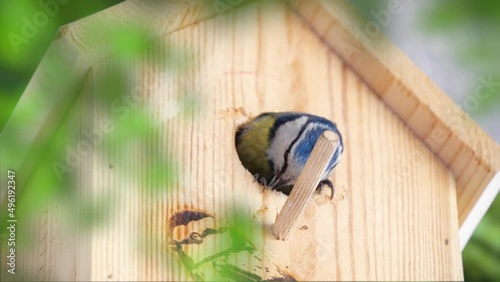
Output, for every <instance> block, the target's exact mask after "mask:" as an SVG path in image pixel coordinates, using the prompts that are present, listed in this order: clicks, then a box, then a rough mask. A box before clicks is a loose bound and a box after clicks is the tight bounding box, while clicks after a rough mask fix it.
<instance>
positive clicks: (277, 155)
mask: <svg viewBox="0 0 500 282" xmlns="http://www.w3.org/2000/svg"><path fill="white" fill-rule="evenodd" d="M307 119H308V118H307V117H306V116H303V117H299V118H297V119H295V120H292V121H289V122H287V123H285V124H283V125H282V126H280V127H279V128H278V130H277V131H276V133H275V135H274V139H273V140H272V142H271V144H270V145H269V148H268V149H267V151H266V153H267V156H268V157H269V158H270V159H271V160H272V161H273V163H274V171H279V170H280V169H281V168H282V167H283V165H284V164H285V152H286V150H288V147H290V144H291V143H292V142H293V140H294V139H295V138H296V137H297V136H298V135H299V132H300V129H302V127H303V126H304V124H305V123H306V122H307Z"/></svg>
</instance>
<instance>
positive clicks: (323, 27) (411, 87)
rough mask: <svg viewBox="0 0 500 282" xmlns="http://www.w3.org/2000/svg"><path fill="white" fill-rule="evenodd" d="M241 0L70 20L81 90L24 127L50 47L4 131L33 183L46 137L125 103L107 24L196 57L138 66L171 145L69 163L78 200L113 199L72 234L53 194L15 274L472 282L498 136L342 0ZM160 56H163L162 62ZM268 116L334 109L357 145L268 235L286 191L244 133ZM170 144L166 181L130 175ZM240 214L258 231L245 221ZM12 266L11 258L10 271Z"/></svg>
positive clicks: (154, 140) (126, 9)
mask: <svg viewBox="0 0 500 282" xmlns="http://www.w3.org/2000/svg"><path fill="white" fill-rule="evenodd" d="M240 2H243V1H229V0H215V1H187V2H182V1H178V2H173V1H165V2H163V1H158V2H153V1H133V0H129V1H125V2H123V3H121V4H119V5H116V6H114V7H111V8H109V9H107V10H105V11H102V12H100V13H98V14H95V15H92V16H90V17H88V18H85V19H82V20H80V21H77V22H74V23H71V24H69V25H67V26H65V27H63V28H61V30H60V36H59V37H58V38H57V39H56V40H55V41H54V43H53V45H52V46H51V49H54V48H56V47H57V48H60V47H62V48H63V49H64V50H66V55H65V56H66V58H69V59H66V63H67V65H69V66H70V67H71V69H72V71H73V72H74V73H75V74H76V75H75V77H74V79H75V82H76V83H74V84H72V85H73V86H74V85H78V87H76V88H75V87H73V88H72V89H77V91H68V92H66V93H65V95H63V96H61V97H58V98H56V99H54V100H51V101H50V103H45V104H43V109H44V111H43V112H42V113H41V114H40V115H38V116H36V117H26V116H25V117H24V118H25V119H28V121H27V122H28V123H29V125H30V126H29V128H27V129H26V130H25V129H23V128H14V127H15V123H13V122H14V121H15V120H16V116H17V117H19V115H21V113H22V112H23V107H28V106H29V105H33V104H30V103H31V102H32V101H38V100H37V99H39V98H38V96H37V95H39V92H40V89H44V88H45V87H47V85H50V84H53V83H55V82H54V81H57V77H54V76H51V75H50V74H46V73H44V63H45V61H46V60H47V59H44V61H42V63H41V65H40V67H39V69H38V70H37V72H36V73H35V75H34V77H33V79H32V80H31V82H30V84H29V86H28V87H27V89H26V91H25V93H24V95H23V97H22V98H21V100H20V102H19V105H18V107H17V108H16V110H15V111H14V113H13V117H12V119H11V121H10V122H9V123H8V124H7V125H6V127H5V129H4V131H3V134H2V142H6V141H5V140H6V138H8V136H9V134H11V133H12V134H14V133H16V132H17V133H18V131H23V130H25V132H24V133H23V134H24V135H23V136H24V137H25V138H24V139H23V140H21V141H19V142H20V143H22V144H21V145H22V146H25V148H26V150H23V152H24V153H22V154H20V155H19V157H18V163H14V164H12V163H9V164H5V163H2V169H3V168H7V167H8V168H11V169H13V170H15V171H16V173H17V175H18V178H19V181H25V182H27V183H26V185H25V186H28V182H29V179H25V180H21V179H22V178H23V175H31V174H29V173H31V172H28V171H29V170H32V171H36V169H37V167H38V166H40V164H36V163H30V155H29V154H30V152H31V148H32V147H33V146H36V145H37V144H40V143H43V142H45V141H46V140H49V139H50V136H52V135H53V134H55V132H57V131H58V130H61V128H64V127H72V126H74V123H72V122H74V121H75V120H76V121H77V124H79V125H80V126H82V127H83V128H84V129H85V130H90V132H92V130H95V129H96V128H98V126H100V125H101V123H102V121H103V120H105V119H106V118H107V117H109V116H110V115H111V114H113V111H114V109H116V108H106V107H102V105H100V104H98V102H97V100H98V99H97V98H96V97H99V96H100V95H101V94H102V93H99V92H98V91H100V89H102V88H100V87H99V84H100V83H102V81H101V80H99V77H100V74H101V73H102V72H103V70H104V69H106V68H107V67H109V66H108V62H109V60H111V59H112V58H113V56H114V54H109V53H108V54H105V53H102V52H101V53H100V52H97V50H104V49H106V38H107V37H109V36H111V35H112V34H111V33H112V32H113V29H111V28H109V26H112V25H114V26H120V25H123V26H126V25H131V24H134V23H141V24H142V25H144V26H147V27H148V28H149V29H150V30H151V32H152V33H153V34H154V35H155V37H154V38H152V39H151V40H152V41H153V42H152V46H151V49H152V50H153V49H154V48H155V46H157V45H159V44H160V43H162V42H163V43H165V42H167V43H166V44H171V45H172V46H175V48H177V49H178V50H184V51H186V52H184V53H183V55H182V56H181V55H179V56H176V55H174V56H167V55H165V54H161V53H158V52H154V51H151V52H147V53H146V55H144V58H143V60H136V61H135V62H134V63H133V64H131V65H127V68H128V69H127V72H128V73H129V74H130V75H131V77H132V79H130V80H129V82H130V84H132V87H133V88H132V89H135V90H134V91H135V92H134V93H123V95H122V96H119V97H126V96H130V95H132V94H134V95H138V97H139V98H137V97H135V98H137V99H136V100H137V101H140V102H139V106H138V108H141V109H145V111H146V113H148V115H149V117H150V118H151V119H152V120H154V121H155V122H156V126H154V127H152V128H151V129H148V130H147V131H140V130H139V131H138V132H139V133H138V135H141V136H140V137H141V138H144V140H147V142H149V143H148V144H159V146H156V147H155V146H151V147H150V148H149V150H147V151H141V150H136V151H134V150H135V149H134V148H136V147H135V144H134V143H132V144H130V145H127V146H128V147H126V148H127V149H126V150H127V151H126V152H125V151H124V152H119V153H118V154H122V153H123V154H125V155H126V154H127V153H130V152H132V155H139V156H140V158H139V159H140V160H141V161H139V162H132V161H130V160H127V159H122V160H121V161H113V160H112V159H111V157H110V155H111V154H107V153H109V152H103V150H102V149H99V148H100V147H101V145H100V144H97V145H96V144H93V146H92V148H91V150H90V153H88V154H85V156H82V159H81V160H80V161H79V163H78V165H76V166H75V167H74V170H73V171H72V173H73V174H74V175H75V177H76V178H75V179H76V180H77V183H78V185H76V186H77V188H75V189H78V192H77V193H79V195H80V197H79V199H86V200H88V199H95V198H98V197H99V196H100V195H110V196H109V198H108V201H104V202H102V201H101V202H97V203H95V205H102V206H106V207H108V208H109V209H112V210H113V211H112V212H111V213H110V214H111V215H110V216H109V218H108V222H107V224H102V225H100V226H99V227H96V228H92V229H91V230H87V231H85V232H73V233H72V232H70V231H68V229H67V226H66V224H64V222H65V221H64V215H63V214H61V212H60V211H61V210H65V209H68V207H64V204H61V203H60V202H54V203H49V204H47V205H46V206H45V207H44V208H43V212H40V213H37V215H36V216H35V218H34V220H32V221H31V222H30V223H29V224H30V225H29V228H31V229H29V230H32V231H33V232H32V233H31V236H32V237H34V238H35V240H33V242H34V243H32V244H31V245H30V246H29V247H26V248H23V247H22V246H19V247H18V249H17V253H16V255H17V256H16V258H17V260H16V264H17V271H18V272H19V273H23V274H24V275H25V276H23V277H30V278H36V280H64V281H72V280H86V281H88V280H97V281H104V280H129V281H130V280H162V281H165V280H176V281H179V280H209V279H229V280H231V279H236V280H239V279H247V280H272V279H283V280H287V279H288V280H292V279H295V280H307V281H311V280H323V281H325V280H462V279H463V270H462V262H461V247H460V241H461V242H462V245H464V244H465V243H466V241H467V239H468V237H469V236H470V233H471V232H472V231H471V230H473V229H474V228H475V226H476V224H477V222H478V220H479V219H480V218H481V216H482V215H481V206H484V205H485V204H484V203H487V204H486V206H487V205H489V204H488V199H490V200H489V202H490V203H491V199H492V197H494V196H495V195H496V193H497V191H498V189H499V186H500V180H499V178H500V177H499V176H498V171H499V169H500V149H499V146H498V145H497V144H496V143H495V142H494V141H493V140H492V139H491V138H490V137H489V136H488V135H487V134H486V133H485V132H484V131H483V130H482V129H481V128H479V126H478V125H477V124H476V123H474V122H473V121H471V120H470V118H469V117H467V116H466V114H465V113H464V112H463V111H462V110H461V109H460V108H459V107H458V106H457V105H456V104H454V103H453V101H452V100H451V99H450V98H449V97H448V96H447V95H446V94H444V93H443V92H442V91H441V90H440V89H439V88H438V87H437V86H436V85H435V84H433V83H432V82H431V81H430V80H429V79H428V78H427V77H426V76H425V75H424V74H423V73H422V72H421V71H420V70H419V69H418V68H417V67H415V65H414V64H413V63H412V62H411V61H410V60H409V59H408V58H407V57H406V56H405V55H404V54H403V53H402V52H401V51H400V50H398V49H397V48H396V47H395V46H394V45H392V44H391V43H389V42H388V41H387V40H386V39H384V38H382V37H378V38H377V39H373V40H372V38H369V39H370V40H366V34H365V37H363V36H361V35H360V32H361V33H363V31H362V30H363V29H362V28H360V27H359V22H358V21H356V20H354V19H353V17H352V15H353V10H352V9H351V8H350V7H349V6H348V5H346V4H345V3H344V2H342V1H320V0H313V1H289V2H285V1H272V3H268V2H265V1H250V2H247V3H244V4H242V5H239V4H240ZM269 2H270V1H269ZM221 9H223V10H224V11H222V12H223V13H220V10H221ZM50 52H51V50H49V53H50ZM148 56H149V57H148ZM166 57H168V60H167V59H166ZM162 62H168V65H167V66H166V68H161V67H158V66H157V65H155V64H158V65H161V64H162ZM186 65H187V66H186ZM137 89H139V90H137ZM42 91H43V90H42ZM186 93H191V95H193V97H192V98H193V99H195V100H197V101H198V102H197V103H196V104H195V105H194V106H193V109H191V110H192V111H191V112H190V113H188V114H175V111H174V113H173V114H171V113H172V111H173V109H175V107H173V106H172V105H176V103H178V102H179V101H182V100H183V99H184V97H185V96H186ZM120 99H121V98H120ZM111 105H113V104H112V103H111ZM120 105H121V106H126V105H127V104H126V103H124V104H120ZM129 106H130V105H129ZM270 111H271V112H278V111H300V112H307V113H311V114H315V115H318V116H323V117H326V118H328V119H331V120H332V121H334V122H336V123H337V125H338V127H339V130H340V131H341V132H342V135H343V138H344V145H345V150H344V154H343V157H342V160H341V162H340V164H339V165H338V167H337V168H336V169H335V172H334V174H333V177H332V181H333V184H334V186H335V197H334V198H333V200H329V199H328V195H326V194H325V195H323V194H317V195H314V196H313V198H312V199H313V200H311V201H310V202H309V204H308V205H307V207H306V208H305V211H304V215H303V217H301V218H300V220H299V222H298V224H297V226H296V227H295V229H294V230H292V233H291V235H290V238H289V239H288V240H287V241H280V240H277V239H276V238H275V237H274V236H273V234H272V232H271V229H272V224H273V223H274V222H275V220H276V216H277V213H278V212H279V211H280V210H281V208H282V207H283V204H284V202H285V201H286V199H287V197H286V196H285V195H283V194H281V193H279V192H276V191H270V190H269V189H266V190H265V191H264V192H263V191H262V190H263V187H262V186H261V185H260V184H259V183H256V182H254V181H253V177H252V175H250V174H249V173H248V171H246V170H245V168H244V167H243V166H242V165H241V162H240V161H239V159H238V156H237V154H236V150H235V146H234V134H235V130H236V128H237V127H238V126H239V125H240V124H242V123H243V122H245V121H247V120H248V118H250V117H254V116H256V115H258V114H260V113H262V112H270ZM117 112H118V113H123V114H124V112H125V111H123V112H121V111H120V110H117V111H116V112H115V113H114V114H116V113H117ZM54 121H58V122H54ZM105 134H106V136H107V137H113V136H114V135H118V133H117V132H115V131H114V130H113V129H110V130H109V131H106V132H105ZM77 138H80V139H83V138H86V137H85V136H84V134H82V135H78V136H77ZM125 141H127V140H123V142H125ZM54 142H56V141H54ZM108 149H109V148H108ZM2 150H4V147H2ZM109 150H110V151H112V150H113V147H112V148H111V149H109ZM117 150H118V149H117ZM61 151H64V148H61ZM166 155H169V156H172V158H175V160H176V163H177V165H178V166H177V167H176V170H175V172H173V174H175V176H176V177H175V179H176V180H175V181H174V182H173V183H171V184H170V186H169V188H168V189H164V190H162V189H156V188H158V187H156V188H155V189H150V188H151V187H149V186H154V185H156V184H154V183H152V181H149V179H143V180H142V181H135V182H133V181H129V180H128V178H127V177H125V176H124V175H123V174H121V173H120V170H121V169H123V168H124V167H128V168H129V169H130V170H131V171H134V170H139V169H141V168H142V162H143V161H144V162H152V163H155V162H156V160H159V158H162V157H165V156H166ZM158 162H160V161H158ZM3 174H5V173H4V170H2V183H7V182H6V179H5V177H6V176H5V175H3ZM19 186H21V183H19ZM22 188H23V187H19V189H22ZM488 191H489V192H488ZM2 192H4V191H2ZM25 193H27V194H28V193H29V191H25ZM325 193H326V192H325ZM487 193H490V195H492V196H489V197H487V196H484V195H487ZM482 195H483V197H482ZM2 197H3V198H2V199H3V201H4V202H5V199H6V196H5V195H2ZM54 201H56V200H54ZM77 205H78V204H77ZM483 212H484V211H483ZM2 213H3V211H2ZM236 214H238V216H241V218H249V219H250V221H249V222H245V220H243V219H242V220H241V221H240V222H239V223H245V224H244V225H245V226H247V227H248V226H250V225H253V227H252V228H254V229H255V228H257V230H258V232H254V231H255V230H254V231H251V230H250V229H251V228H250V227H249V228H250V229H249V230H250V231H248V234H246V233H245V232H239V231H238V230H236V229H234V228H233V227H232V225H231V224H238V220H236V221H234V220H233V219H234V218H235V217H234V215H236ZM477 214H479V216H478V215H477ZM231 218H233V219H231ZM236 219H238V217H236ZM18 224H27V223H22V222H19V223H18ZM193 230H197V231H193ZM240 231H241V230H240ZM23 232H24V231H21V229H19V230H18V233H17V236H18V240H21V238H20V237H21V236H25V235H22V233H23ZM26 236H27V235H26ZM2 250H3V252H2V269H3V268H4V267H5V265H6V262H8V261H5V259H6V256H7V255H8V253H5V252H6V251H7V250H5V248H3V246H2ZM13 277H16V276H12V275H10V274H9V273H6V272H5V271H3V270H2V281H5V280H8V279H13ZM235 277H236V278H235ZM16 279H17V278H14V280H16Z"/></svg>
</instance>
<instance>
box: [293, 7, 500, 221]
mask: <svg viewBox="0 0 500 282" xmlns="http://www.w3.org/2000/svg"><path fill="white" fill-rule="evenodd" d="M290 3H291V7H292V8H293V9H294V10H295V11H296V12H297V13H298V14H299V15H300V17H301V18H302V19H304V20H305V21H306V22H307V23H308V24H309V25H310V26H311V28H312V29H313V30H314V32H316V33H317V34H318V36H319V37H321V38H322V39H323V40H324V41H325V42H326V44H328V46H330V47H331V48H332V49H333V50H334V51H335V52H336V53H337V54H338V55H339V56H340V57H341V58H342V59H343V60H344V61H345V62H346V63H347V64H348V65H349V66H350V67H351V68H352V69H353V70H354V71H355V72H356V73H357V74H358V75H359V76H360V77H361V79H363V81H365V82H366V83H367V84H368V85H369V86H370V88H371V89H373V91H374V93H375V94H377V95H378V96H379V97H380V98H381V99H382V100H383V101H385V102H386V104H387V105H388V106H389V107H390V108H391V109H392V110H393V111H394V112H395V113H396V114H397V115H398V116H399V117H400V118H401V119H402V120H403V122H405V123H406V124H407V125H408V126H409V127H410V128H411V129H412V130H413V131H414V132H415V134H416V135H417V136H418V137H419V138H420V139H421V140H422V141H423V142H425V143H426V144H427V145H428V146H429V148H431V149H432V150H433V151H434V153H435V154H437V155H438V156H439V157H440V158H441V159H442V160H443V161H444V162H445V163H446V164H447V165H448V166H449V167H450V169H451V170H452V172H453V173H454V175H455V177H456V178H458V177H459V176H460V173H461V170H462V169H463V168H464V166H465V165H467V166H475V167H476V168H474V169H473V170H476V169H481V170H485V171H487V172H492V173H489V174H488V175H489V177H490V178H489V179H490V180H491V179H492V175H494V173H495V172H498V171H500V146H499V145H498V144H497V143H496V142H495V141H494V140H493V139H492V138H491V137H490V136H489V135H488V134H487V133H486V132H485V131H484V130H482V129H481V128H480V127H479V126H478V125H477V124H476V123H475V122H473V121H472V120H471V119H470V118H469V117H468V116H467V115H466V114H465V113H464V112H463V111H462V110H461V109H460V108H459V107H458V105H456V104H455V103H454V102H453V101H452V100H451V98H450V97H448V96H447V95H446V94H445V93H443V92H442V91H441V89H439V88H438V87H437V86H436V85H435V84H434V83H432V81H430V80H429V78H428V77H427V76H426V75H425V74H424V73H423V72H422V71H420V70H419V69H418V68H417V67H416V66H415V65H414V64H413V63H412V62H411V61H410V60H409V59H408V58H407V57H406V56H405V55H404V54H403V53H402V52H401V51H400V50H399V49H398V48H396V47H395V46H394V45H393V44H392V43H390V42H389V41H388V40H387V39H386V38H385V37H383V36H381V35H380V32H379V34H377V35H375V36H371V35H372V33H368V32H366V29H367V28H368V24H366V25H364V26H363V25H362V24H361V23H362V22H361V21H359V20H358V19H357V18H356V17H355V16H353V15H356V11H355V10H354V9H352V8H351V7H350V6H349V5H347V4H346V3H345V1H322V0H315V1H307V2H305V1H296V0H295V1H291V2H290ZM325 27H326V28H325ZM442 136H452V139H448V140H450V141H451V140H453V141H455V142H454V143H453V148H456V146H459V147H460V148H462V151H461V152H460V153H458V154H457V152H456V151H455V150H452V148H451V147H449V146H448V145H447V143H446V141H447V139H445V138H442ZM450 150H452V152H451V155H450ZM450 156H453V158H452V159H450ZM471 158H473V160H474V161H473V162H471ZM459 183H463V182H462V181H460V182H459ZM481 183H482V182H475V184H476V185H466V186H463V185H462V184H459V186H458V187H457V189H458V197H459V198H458V203H459V205H458V209H459V218H460V221H459V222H460V225H462V223H463V222H464V219H465V218H466V217H467V215H468V214H469V212H470V210H471V209H472V207H473V206H474V205H475V204H476V203H477V200H478V197H479V195H481V193H482V191H484V189H485V188H486V186H487V183H488V182H484V183H482V184H481ZM464 189H467V190H469V189H470V190H471V191H469V192H467V193H462V192H461V191H462V190H464ZM462 195H463V197H470V198H467V199H461V197H462Z"/></svg>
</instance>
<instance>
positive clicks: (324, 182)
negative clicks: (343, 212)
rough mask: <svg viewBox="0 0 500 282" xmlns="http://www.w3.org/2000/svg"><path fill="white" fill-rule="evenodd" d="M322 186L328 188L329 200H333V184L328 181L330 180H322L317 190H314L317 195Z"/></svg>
mask: <svg viewBox="0 0 500 282" xmlns="http://www.w3.org/2000/svg"><path fill="white" fill-rule="evenodd" d="M323 185H327V186H328V187H330V189H332V194H331V196H330V200H332V199H333V194H334V191H335V190H334V189H333V183H332V182H331V181H330V179H327V180H322V181H321V182H320V183H319V184H318V188H316V190H317V191H318V193H321V189H322V188H323Z"/></svg>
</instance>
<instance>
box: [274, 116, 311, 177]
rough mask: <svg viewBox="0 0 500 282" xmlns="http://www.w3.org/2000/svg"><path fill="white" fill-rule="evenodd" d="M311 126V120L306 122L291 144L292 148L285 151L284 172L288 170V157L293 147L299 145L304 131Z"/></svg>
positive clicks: (282, 169)
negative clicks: (298, 142)
mask: <svg viewBox="0 0 500 282" xmlns="http://www.w3.org/2000/svg"><path fill="white" fill-rule="evenodd" d="M309 124H310V122H309V118H308V119H307V120H306V122H305V123H304V125H303V126H302V127H301V128H300V131H299V134H297V136H296V137H295V139H293V141H292V143H290V146H288V148H287V149H286V151H285V155H284V158H285V160H284V162H283V167H282V168H281V171H282V172H285V170H286V169H287V168H288V155H289V154H290V151H291V150H292V147H293V146H294V145H295V143H297V141H298V140H299V138H300V136H302V134H303V133H304V131H305V130H306V128H307V126H308V125H309Z"/></svg>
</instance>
